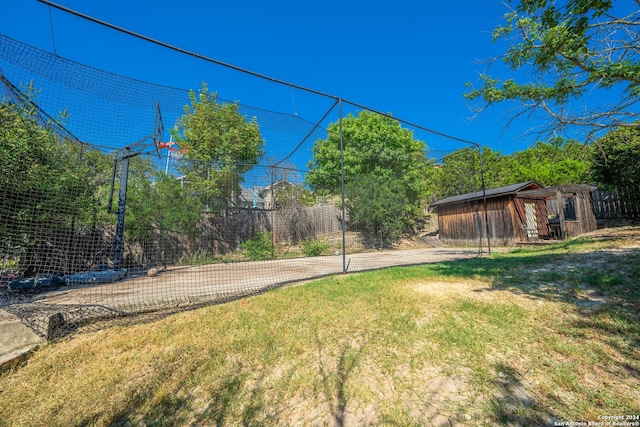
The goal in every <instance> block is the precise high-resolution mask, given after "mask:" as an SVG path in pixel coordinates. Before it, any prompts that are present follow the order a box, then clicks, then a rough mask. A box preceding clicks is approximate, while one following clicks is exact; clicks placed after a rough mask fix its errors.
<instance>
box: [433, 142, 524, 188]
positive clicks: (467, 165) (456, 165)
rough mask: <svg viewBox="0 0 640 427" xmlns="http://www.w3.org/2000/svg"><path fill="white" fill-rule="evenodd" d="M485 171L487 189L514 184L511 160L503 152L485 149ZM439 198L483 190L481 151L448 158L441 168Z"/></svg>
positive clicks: (483, 150) (458, 152)
mask: <svg viewBox="0 0 640 427" xmlns="http://www.w3.org/2000/svg"><path fill="white" fill-rule="evenodd" d="M482 170H483V173H484V184H485V187H486V188H495V187H500V186H503V185H508V184H513V182H509V181H511V179H512V178H511V176H510V159H509V157H508V156H503V155H502V153H501V152H500V151H494V150H492V149H491V148H489V147H483V148H482ZM438 182H439V185H438V191H437V198H438V199H443V198H445V197H449V196H455V195H459V194H466V193H471V192H474V191H480V190H481V189H482V175H481V174H480V156H479V153H478V150H476V149H472V148H463V149H460V150H457V151H455V152H453V153H451V154H450V155H448V156H446V157H445V158H444V160H443V162H442V165H441V167H440V174H439V181H438Z"/></svg>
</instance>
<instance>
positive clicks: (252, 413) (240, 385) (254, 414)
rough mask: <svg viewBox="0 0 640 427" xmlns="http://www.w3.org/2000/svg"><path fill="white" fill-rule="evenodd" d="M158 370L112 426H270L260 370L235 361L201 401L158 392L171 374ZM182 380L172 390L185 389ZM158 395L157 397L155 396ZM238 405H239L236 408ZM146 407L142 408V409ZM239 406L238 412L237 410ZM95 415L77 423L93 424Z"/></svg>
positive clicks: (117, 416) (262, 376) (115, 417)
mask: <svg viewBox="0 0 640 427" xmlns="http://www.w3.org/2000/svg"><path fill="white" fill-rule="evenodd" d="M163 371H164V369H160V370H159V371H157V372H155V375H154V376H153V378H154V379H155V380H153V381H152V383H151V384H147V385H146V386H143V387H140V388H139V389H137V390H135V392H134V394H133V395H132V396H130V398H129V400H128V404H127V406H126V407H124V408H122V409H121V410H120V411H119V412H118V413H116V414H115V415H114V416H113V417H112V418H111V421H110V422H109V425H113V426H128V425H153V426H174V425H231V424H234V423H239V424H240V425H246V426H249V425H256V426H257V425H260V426H265V425H271V424H273V423H274V420H275V419H276V418H275V417H276V415H275V414H268V413H267V411H266V408H265V403H264V393H265V389H264V373H263V374H262V375H261V376H260V377H259V378H257V379H255V378H253V376H252V375H251V374H252V372H250V371H248V370H247V369H245V368H244V367H243V365H242V364H237V365H236V366H235V367H234V368H233V369H231V370H229V371H228V373H227V375H226V376H224V377H223V378H222V379H221V381H219V382H218V383H217V384H215V385H212V386H211V388H210V389H209V390H207V391H206V399H205V401H200V402H197V401H196V399H195V398H194V397H193V396H191V395H188V394H182V393H180V394H176V393H171V392H166V391H163V392H160V390H161V389H162V388H163V384H162V379H164V378H167V377H169V376H170V375H171V373H170V372H168V371H167V372H163ZM188 389H189V385H188V384H186V383H185V382H182V383H180V384H179V385H178V386H176V387H175V390H180V391H183V390H188ZM159 394H161V396H160V397H158V395H159ZM238 406H241V407H240V408H238ZM143 408H146V409H143ZM238 409H240V412H238ZM95 421H96V420H95V417H91V418H88V419H86V420H83V421H82V422H80V423H79V425H86V426H89V425H94V424H95Z"/></svg>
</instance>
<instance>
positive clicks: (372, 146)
mask: <svg viewBox="0 0 640 427" xmlns="http://www.w3.org/2000/svg"><path fill="white" fill-rule="evenodd" d="M342 134H343V145H344V170H345V180H346V181H347V182H352V183H353V184H351V185H352V190H354V189H355V188H358V187H359V188H361V189H363V188H365V187H367V185H368V184H367V185H364V184H362V183H364V182H365V181H366V182H367V183H372V182H378V183H380V184H381V185H380V186H379V190H391V189H392V187H393V191H395V192H396V193H397V194H396V195H397V197H398V198H399V199H400V200H402V209H401V210H402V214H401V215H400V216H401V217H402V218H404V219H408V218H413V219H416V218H418V217H419V216H420V214H421V210H420V200H421V199H422V198H424V197H425V196H426V191H427V182H426V180H425V171H426V170H427V169H430V166H429V164H428V161H427V157H426V149H427V147H426V145H425V144H424V142H422V141H419V140H417V139H415V138H414V137H413V132H412V131H411V130H409V129H405V128H403V127H402V126H401V125H400V123H399V122H398V121H396V120H394V119H392V118H390V117H386V116H382V115H380V114H376V113H373V112H370V111H361V112H359V113H358V115H357V116H354V115H352V114H349V115H347V116H346V117H345V118H344V119H343V120H342ZM308 166H309V168H310V172H309V173H308V174H307V176H306V183H307V184H308V185H309V186H310V187H311V189H312V190H313V191H314V192H331V193H333V194H337V193H339V190H340V174H341V153H340V124H339V122H335V123H332V124H330V125H329V127H328V135H327V138H326V139H320V140H317V141H316V143H315V145H314V147H313V159H312V160H311V162H310V163H309V165H308ZM359 180H360V181H361V182H360V183H358V181H359ZM385 182H393V185H391V184H390V185H382V183H385ZM350 194H351V196H350V197H351V198H353V197H355V193H354V191H351V192H350ZM380 197H382V198H384V197H386V196H383V195H380ZM347 206H348V207H349V208H350V211H349V215H350V218H351V220H352V221H353V220H354V218H360V219H357V220H356V222H361V221H364V217H365V215H361V213H362V212H358V210H359V209H364V211H366V210H367V208H366V207H365V203H364V199H363V203H360V202H356V201H354V200H352V201H351V202H350V204H348V205H347ZM380 214H382V212H380ZM374 222H376V221H374ZM409 222H410V221H408V220H407V221H406V222H405V225H408V223H409ZM376 224H377V225H379V221H377V223H376ZM377 225H376V228H377ZM394 234H396V233H395V232H394Z"/></svg>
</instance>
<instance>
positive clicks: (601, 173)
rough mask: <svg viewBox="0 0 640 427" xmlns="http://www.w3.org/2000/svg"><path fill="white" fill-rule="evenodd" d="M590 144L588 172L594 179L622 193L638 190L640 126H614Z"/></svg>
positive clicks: (636, 192)
mask: <svg viewBox="0 0 640 427" xmlns="http://www.w3.org/2000/svg"><path fill="white" fill-rule="evenodd" d="M594 145H595V146H594V149H593V155H592V160H593V163H592V173H593V177H594V179H595V180H596V182H597V183H598V184H600V185H601V186H603V187H604V188H607V189H610V190H616V191H619V192H621V193H624V194H627V193H628V194H634V195H637V194H638V193H640V128H620V129H616V130H614V131H611V132H609V133H608V134H607V135H605V136H604V137H602V138H600V139H599V140H598V141H597V143H596V144H594ZM635 198H636V200H637V199H638V197H637V196H635Z"/></svg>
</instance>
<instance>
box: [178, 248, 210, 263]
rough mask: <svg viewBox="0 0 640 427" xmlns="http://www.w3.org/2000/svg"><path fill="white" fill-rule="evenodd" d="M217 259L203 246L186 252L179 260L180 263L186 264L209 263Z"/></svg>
mask: <svg viewBox="0 0 640 427" xmlns="http://www.w3.org/2000/svg"><path fill="white" fill-rule="evenodd" d="M215 261H216V259H215V257H214V256H213V254H211V253H210V252H209V251H207V250H205V249H202V248H201V249H196V250H195V251H192V252H184V253H183V254H182V255H181V256H180V259H179V260H178V262H179V263H180V264H186V265H197V264H209V263H212V262H215Z"/></svg>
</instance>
